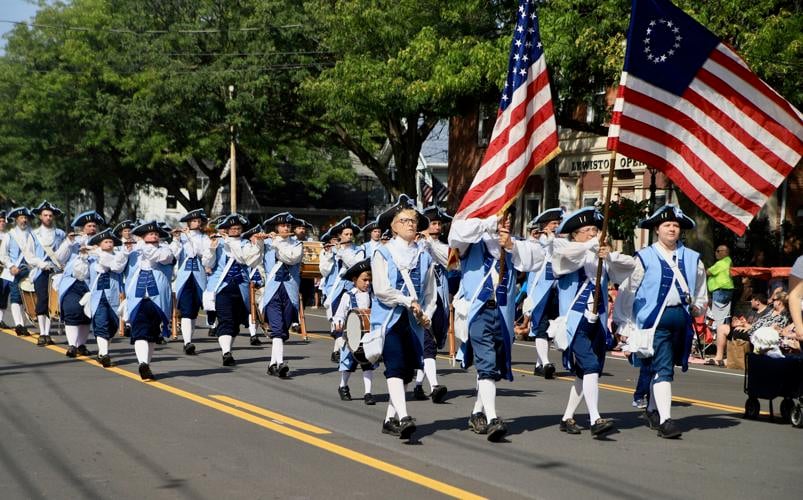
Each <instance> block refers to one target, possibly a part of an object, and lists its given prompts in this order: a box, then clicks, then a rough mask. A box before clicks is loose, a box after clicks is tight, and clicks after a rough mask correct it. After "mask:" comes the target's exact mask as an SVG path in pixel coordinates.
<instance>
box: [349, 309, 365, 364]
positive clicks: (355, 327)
mask: <svg viewBox="0 0 803 500" xmlns="http://www.w3.org/2000/svg"><path fill="white" fill-rule="evenodd" d="M369 331H371V310H370V309H356V308H355V309H352V310H350V311H349V313H348V314H347V315H346V328H345V337H346V344H347V345H348V346H349V349H351V353H352V354H353V355H354V359H355V360H356V361H357V362H358V363H368V358H366V357H365V352H364V351H363V348H362V338H363V337H364V336H365V334H366V333H368V332H369Z"/></svg>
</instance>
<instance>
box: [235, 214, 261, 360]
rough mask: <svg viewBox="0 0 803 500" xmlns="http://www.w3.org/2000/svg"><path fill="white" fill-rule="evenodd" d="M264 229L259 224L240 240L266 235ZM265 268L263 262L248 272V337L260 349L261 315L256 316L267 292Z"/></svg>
mask: <svg viewBox="0 0 803 500" xmlns="http://www.w3.org/2000/svg"><path fill="white" fill-rule="evenodd" d="M264 232H265V231H264V229H263V228H262V224H257V225H256V226H254V227H252V228H251V229H249V230H248V231H245V232H244V233H243V234H241V235H240V239H242V240H244V241H249V240H250V239H251V236H253V235H255V234H259V233H264ZM264 279H265V267H264V266H263V265H262V261H259V262H257V265H256V266H254V267H251V268H250V269H249V270H248V280H249V281H248V283H249V285H248V286H249V297H248V299H249V308H248V335H249V336H250V340H249V343H250V344H251V345H252V346H254V347H258V346H261V345H262V341H261V340H259V335H258V334H257V321H258V320H259V314H258V313H257V314H254V313H255V312H256V311H257V310H258V308H257V306H258V305H259V302H260V301H261V300H262V294H263V293H264V291H265V288H264V287H265V282H264ZM251 284H253V286H254V297H253V300H254V309H253V310H252V309H251V307H250V305H251V304H250V301H251V299H252V298H251V296H250V287H251Z"/></svg>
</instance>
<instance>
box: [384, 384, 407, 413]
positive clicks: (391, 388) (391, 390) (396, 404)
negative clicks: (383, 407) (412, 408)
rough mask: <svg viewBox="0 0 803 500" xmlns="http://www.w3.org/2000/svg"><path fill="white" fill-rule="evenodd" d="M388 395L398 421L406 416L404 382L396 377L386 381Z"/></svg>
mask: <svg viewBox="0 0 803 500" xmlns="http://www.w3.org/2000/svg"><path fill="white" fill-rule="evenodd" d="M388 394H389V395H390V404H391V405H392V406H393V409H394V410H396V414H397V415H398V416H399V420H401V419H403V418H404V417H406V416H407V399H406V394H405V387H404V381H403V380H402V379H400V378H398V377H391V378H389V379H388Z"/></svg>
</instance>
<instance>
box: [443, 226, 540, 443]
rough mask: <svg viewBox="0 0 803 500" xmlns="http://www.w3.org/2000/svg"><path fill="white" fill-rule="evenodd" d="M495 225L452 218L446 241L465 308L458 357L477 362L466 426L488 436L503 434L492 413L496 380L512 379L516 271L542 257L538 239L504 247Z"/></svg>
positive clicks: (502, 425) (466, 362) (465, 362)
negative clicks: (453, 255)
mask: <svg viewBox="0 0 803 500" xmlns="http://www.w3.org/2000/svg"><path fill="white" fill-rule="evenodd" d="M498 225H499V221H498V220H497V218H495V217H493V218H489V219H484V220H479V219H468V220H456V221H453V222H452V227H451V229H450V231H449V246H450V247H452V248H454V249H456V250H457V252H458V253H459V255H460V269H461V271H462V282H461V284H460V291H458V297H460V300H461V301H465V304H466V306H467V307H466V308H467V310H468V315H467V318H468V332H467V335H466V334H465V333H463V334H462V338H461V340H462V341H463V345H462V346H461V352H460V360H461V363H462V365H463V367H464V368H468V367H469V366H471V365H472V364H473V365H475V366H476V368H477V401H476V402H475V404H474V409H473V410H472V412H471V416H470V417H469V427H470V428H471V430H473V431H474V432H476V433H477V434H487V437H488V440H489V441H493V442H497V441H500V440H501V439H502V438H503V437H504V436H505V434H507V426H506V425H505V423H504V421H503V420H502V419H501V418H499V417H498V415H497V414H496V382H498V381H499V380H502V379H507V380H510V381H512V380H513V370H512V367H511V351H512V344H513V336H514V333H513V320H514V315H515V310H516V302H515V300H514V297H515V286H516V271H517V270H518V271H529V270H532V269H536V268H538V266H540V265H541V264H542V262H543V260H544V255H543V252H542V250H541V248H540V246H539V245H533V244H527V243H526V242H522V241H515V242H513V246H512V248H511V249H510V250H506V249H504V248H503V247H502V246H501V245H500V242H499V236H498Z"/></svg>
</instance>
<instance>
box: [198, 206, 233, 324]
mask: <svg viewBox="0 0 803 500" xmlns="http://www.w3.org/2000/svg"><path fill="white" fill-rule="evenodd" d="M226 217H228V216H227V215H226V214H222V215H218V216H217V217H215V218H214V219H212V220H211V221H209V225H210V226H212V227H214V228H215V233H214V235H217V236H214V235H213V236H211V237H210V241H211V238H214V237H222V236H225V235H226V230H225V229H223V228H221V227H220V223H221V222H223V220H224V219H225V218H226ZM204 271H206V276H207V280H206V290H204V295H203V296H204V299H203V301H204V305H203V307H204V311H205V312H206V326H208V327H209V330H208V331H207V335H208V336H209V337H216V336H217V312H215V290H214V287H215V284H213V283H210V282H209V279H208V277H209V275H210V274H212V268H211V267H207V266H204Z"/></svg>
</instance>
